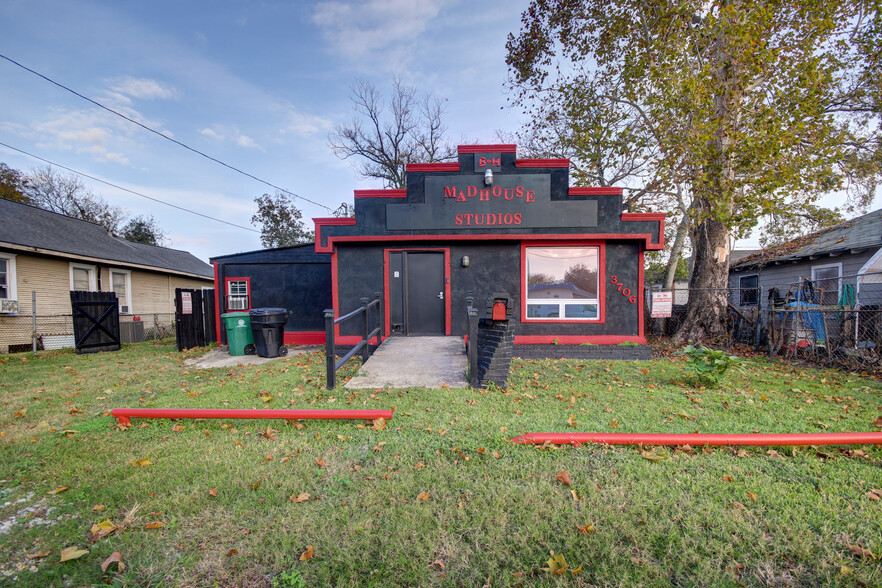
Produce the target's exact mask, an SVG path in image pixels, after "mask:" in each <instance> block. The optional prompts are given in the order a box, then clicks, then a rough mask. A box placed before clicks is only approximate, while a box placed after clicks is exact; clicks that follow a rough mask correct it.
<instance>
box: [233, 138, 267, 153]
mask: <svg viewBox="0 0 882 588" xmlns="http://www.w3.org/2000/svg"><path fill="white" fill-rule="evenodd" d="M236 144H237V145H238V146H239V147H247V148H249V149H261V150H262V148H261V147H260V145H258V144H257V143H256V142H255V141H254V139H252V138H251V137H249V136H247V135H239V136H238V137H237V138H236Z"/></svg>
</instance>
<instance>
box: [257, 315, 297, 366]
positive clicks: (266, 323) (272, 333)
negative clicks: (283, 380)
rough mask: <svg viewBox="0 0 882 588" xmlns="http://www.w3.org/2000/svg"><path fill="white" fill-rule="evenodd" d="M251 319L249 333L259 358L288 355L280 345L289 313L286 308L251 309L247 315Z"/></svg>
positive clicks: (286, 349)
mask: <svg viewBox="0 0 882 588" xmlns="http://www.w3.org/2000/svg"><path fill="white" fill-rule="evenodd" d="M248 314H249V315H250V318H251V332H252V333H253V334H254V345H255V346H256V347H257V355H259V356H260V357H279V356H285V355H288V348H287V347H285V346H284V345H282V340H283V337H284V328H285V323H286V322H288V317H289V316H291V313H290V312H288V309H286V308H253V309H251V311H250V312H249V313H248Z"/></svg>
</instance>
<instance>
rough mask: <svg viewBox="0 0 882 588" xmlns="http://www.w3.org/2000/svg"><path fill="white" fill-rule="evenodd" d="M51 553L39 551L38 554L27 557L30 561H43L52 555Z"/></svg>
mask: <svg viewBox="0 0 882 588" xmlns="http://www.w3.org/2000/svg"><path fill="white" fill-rule="evenodd" d="M51 553H52V552H51V551H38V552H37V553H32V554H30V555H28V556H27V558H28V559H43V558H44V557H46V556H48V555H49V554H51Z"/></svg>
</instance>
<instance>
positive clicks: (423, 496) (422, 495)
mask: <svg viewBox="0 0 882 588" xmlns="http://www.w3.org/2000/svg"><path fill="white" fill-rule="evenodd" d="M431 493H432V491H431V490H428V491H426V492H420V493H419V494H418V495H417V500H428V499H429V494H431Z"/></svg>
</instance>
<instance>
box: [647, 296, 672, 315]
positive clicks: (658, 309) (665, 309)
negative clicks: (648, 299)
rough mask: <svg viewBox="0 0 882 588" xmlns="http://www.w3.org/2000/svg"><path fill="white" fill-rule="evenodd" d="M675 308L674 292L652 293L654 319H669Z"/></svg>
mask: <svg viewBox="0 0 882 588" xmlns="http://www.w3.org/2000/svg"><path fill="white" fill-rule="evenodd" d="M673 307H674V293H673V292H653V293H652V314H651V315H650V316H651V317H652V318H668V317H670V316H671V310H672V309H673Z"/></svg>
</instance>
